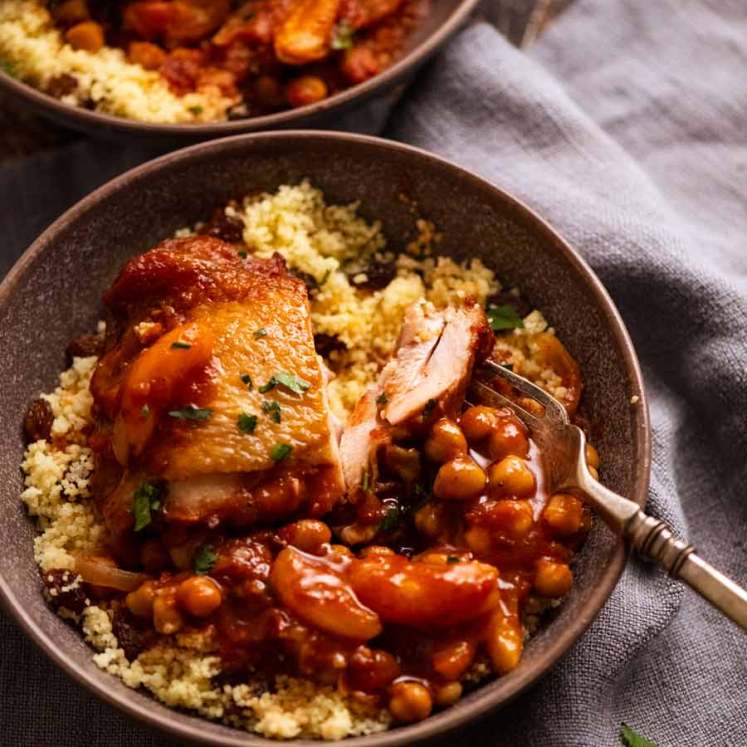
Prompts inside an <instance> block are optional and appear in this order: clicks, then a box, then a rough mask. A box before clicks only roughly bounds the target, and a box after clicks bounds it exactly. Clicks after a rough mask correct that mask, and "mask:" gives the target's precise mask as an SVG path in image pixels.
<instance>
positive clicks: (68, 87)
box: [47, 73, 78, 99]
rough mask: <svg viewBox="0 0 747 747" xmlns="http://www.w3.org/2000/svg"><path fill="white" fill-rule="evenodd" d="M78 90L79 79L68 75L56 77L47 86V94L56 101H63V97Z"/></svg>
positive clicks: (63, 74)
mask: <svg viewBox="0 0 747 747" xmlns="http://www.w3.org/2000/svg"><path fill="white" fill-rule="evenodd" d="M77 88H78V79H77V78H76V77H75V76H73V75H70V74H68V73H62V75H55V76H54V78H50V80H49V83H48V84H47V93H48V94H49V95H50V96H54V98H56V99H61V98H62V97H63V96H67V95H69V94H71V93H73V91H75V90H76V89H77Z"/></svg>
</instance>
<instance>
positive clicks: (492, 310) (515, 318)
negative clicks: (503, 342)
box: [486, 304, 524, 332]
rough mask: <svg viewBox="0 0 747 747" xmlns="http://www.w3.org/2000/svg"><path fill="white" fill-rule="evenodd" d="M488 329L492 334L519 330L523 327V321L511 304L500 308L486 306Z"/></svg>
mask: <svg viewBox="0 0 747 747" xmlns="http://www.w3.org/2000/svg"><path fill="white" fill-rule="evenodd" d="M486 314H487V315H488V321H489V322H490V328H491V329H492V330H493V332H502V331H504V330H507V329H521V328H522V327H523V326H524V321H523V319H522V318H521V317H520V316H519V314H518V313H517V311H516V309H515V308H514V307H513V306H511V304H503V305H502V306H488V308H487V309H486Z"/></svg>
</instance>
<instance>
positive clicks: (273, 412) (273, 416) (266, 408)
mask: <svg viewBox="0 0 747 747" xmlns="http://www.w3.org/2000/svg"><path fill="white" fill-rule="evenodd" d="M262 412H266V413H267V414H268V415H269V416H270V420H274V421H275V422H276V423H279V422H280V412H281V410H280V403H279V402H275V401H274V400H265V401H264V402H263V403H262Z"/></svg>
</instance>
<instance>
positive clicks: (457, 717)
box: [0, 132, 649, 747]
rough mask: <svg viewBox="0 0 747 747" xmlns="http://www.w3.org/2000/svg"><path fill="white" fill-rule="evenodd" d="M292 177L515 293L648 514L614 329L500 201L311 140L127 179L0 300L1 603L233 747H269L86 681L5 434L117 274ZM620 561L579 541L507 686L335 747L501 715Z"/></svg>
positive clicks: (567, 258)
mask: <svg viewBox="0 0 747 747" xmlns="http://www.w3.org/2000/svg"><path fill="white" fill-rule="evenodd" d="M509 167H510V166H509ZM307 177H308V178H309V179H311V180H312V182H313V183H314V184H315V185H317V186H318V187H320V188H321V189H322V190H324V192H325V194H326V196H327V198H328V199H329V200H331V201H333V202H343V203H346V202H350V201H352V200H361V212H362V213H363V214H364V215H366V216H367V217H369V218H377V219H380V220H381V221H382V224H383V228H384V231H385V233H386V235H387V236H388V238H389V241H390V245H391V246H392V247H394V248H401V247H403V245H404V243H405V241H406V240H407V237H409V236H411V235H412V229H413V215H412V213H411V210H410V203H408V202H405V201H403V200H402V199H401V195H406V196H407V197H408V198H410V199H412V200H414V201H415V202H416V204H417V206H418V210H419V213H420V214H421V215H424V216H427V217H429V218H430V219H431V220H433V221H434V222H435V223H436V225H437V226H438V228H439V229H440V230H441V231H442V232H443V236H444V238H443V241H442V243H441V247H442V250H443V252H445V253H449V254H451V255H452V256H454V257H455V258H457V259H464V258H467V257H473V256H477V257H480V258H481V259H483V260H484V261H485V262H486V263H487V264H488V265H490V266H492V267H493V268H495V269H496V270H497V271H498V272H500V273H501V274H503V275H507V276H508V277H509V278H511V279H512V281H513V282H515V283H517V284H518V285H519V286H520V287H521V288H522V290H523V291H524V293H525V294H526V296H527V298H528V299H529V301H530V302H531V303H532V304H533V305H535V306H536V307H537V308H540V309H542V310H543V312H544V313H545V314H546V316H547V317H548V319H549V320H550V321H551V323H552V324H553V326H554V327H556V329H557V331H558V334H559V335H560V337H561V339H562V340H563V341H564V342H565V343H566V345H567V346H568V348H569V349H570V351H571V353H572V354H573V355H574V356H575V357H576V358H577V359H578V361H579V362H580V364H581V367H582V370H583V373H584V376H585V381H586V390H585V395H584V396H585V407H586V411H587V413H588V416H589V418H590V421H591V425H592V432H593V440H594V442H595V444H596V445H597V446H598V448H599V451H600V452H601V455H602V459H603V462H604V480H605V482H606V483H607V484H608V485H609V486H610V487H611V488H613V489H615V490H617V491H618V492H619V493H622V494H623V495H628V496H631V497H632V498H633V499H634V500H636V501H638V502H639V503H640V504H641V505H643V504H644V502H645V498H646V491H647V485H648V477H649V425H648V417H647V410H646V402H645V397H644V393H643V389H642V382H641V375H640V371H639V369H638V363H637V360H636V355H635V352H634V350H633V348H632V346H631V343H630V339H629V338H628V334H627V332H626V331H625V328H624V326H623V323H622V321H621V320H620V317H619V315H618V313H617V311H616V310H615V307H614V306H613V304H612V302H611V301H610V298H609V296H608V295H607V293H606V292H605V290H604V288H603V287H602V285H601V284H600V282H599V280H598V279H597V278H596V277H595V275H594V274H593V273H592V271H591V270H590V269H589V267H588V266H587V265H586V263H585V262H584V261H583V260H582V259H581V258H580V257H579V256H578V255H577V254H576V253H575V252H574V251H573V249H571V247H570V246H568V244H567V243H566V242H565V241H564V240H563V239H562V238H561V237H560V236H559V235H558V234H557V233H556V232H555V231H554V230H553V229H552V228H551V227H550V226H549V225H547V223H545V222H544V221H543V220H542V219H541V218H539V217H538V216H537V215H535V214H534V213H532V212H531V211H530V210H529V209H528V208H527V207H526V206H524V205H523V204H521V203H520V202H518V201H517V200H516V199H515V198H513V197H511V196H510V195H508V194H506V193H505V192H503V191H502V190H501V189H499V188H497V187H494V186H492V185H490V184H488V183H487V182H485V181H483V180H481V179H479V178H478V177H476V176H473V175H472V174H470V173H468V172H466V171H463V170H462V169H460V168H458V167H457V166H455V165H453V164H450V163H448V162H446V161H443V160H441V159H439V158H437V157H435V156H432V155H429V154H428V153H425V152H423V151H420V150H416V149H414V148H410V147H407V146H404V145H400V144H397V143H392V142H388V141H384V140H378V139H375V138H368V137H364V136H355V135H342V134H335V133H315V132H288V133H265V134H260V135H246V136H241V137H235V138H229V139H225V140H221V141H218V142H212V143H205V144H202V145H197V146H194V147H191V148H188V149H185V150H182V151H179V152H177V153H173V154H170V155H167V156H164V157H163V158H160V159H158V160H156V161H153V162H151V163H148V164H145V165H144V166H140V167H139V168H136V169H134V170H132V171H130V172H128V173H126V174H125V175H123V176H121V177H119V178H117V179H115V180H114V181H112V182H109V183H108V184H106V185H105V186H103V187H101V188H100V189H98V190H97V191H96V192H94V193H93V194H92V195H90V196H89V197H87V198H86V199H84V200H83V201H82V202H80V203H79V204H78V205H77V206H76V207H74V208H72V209H71V210H69V211H68V212H67V213H66V214H65V215H64V216H63V217H62V218H60V219H59V220H58V221H57V222H56V223H54V225H52V226H51V227H50V228H49V229H48V230H47V231H45V233H44V234H42V236H41V237H39V239H38V240H37V241H36V242H35V243H34V244H33V245H32V246H31V248H30V249H29V250H28V251H27V252H26V253H25V254H24V256H23V257H22V258H21V259H20V261H19V262H18V264H17V265H16V266H15V267H14V268H13V270H12V271H11V272H10V274H9V275H8V277H7V278H6V279H5V281H4V282H3V283H2V285H0V319H2V324H1V326H0V349H1V350H3V351H4V353H3V355H2V356H1V357H0V381H2V382H3V386H2V388H0V449H1V450H2V454H3V459H2V461H1V462H0V510H1V511H2V515H3V521H2V522H1V523H0V546H2V547H3V548H4V549H3V552H2V553H0V590H1V591H2V596H3V597H4V601H5V602H6V605H7V607H8V609H9V610H10V612H11V613H12V614H13V615H14V616H15V618H16V619H17V621H18V622H19V623H20V625H21V626H22V627H23V628H24V629H25V630H26V632H27V633H28V635H29V636H31V638H33V639H34V641H36V643H37V644H38V645H39V646H40V647H41V648H42V649H44V650H45V651H46V652H47V654H48V655H49V656H50V657H51V658H52V659H53V660H54V661H56V662H57V664H59V666H60V667H61V668H62V669H64V670H65V671H66V672H68V673H69V674H70V675H71V676H72V677H73V678H75V679H76V680H77V681H78V682H80V683H82V684H84V685H86V686H87V687H88V688H90V689H91V690H92V691H93V692H95V693H96V694H97V695H99V696H100V697H102V698H103V699H105V700H107V701H109V702H110V703H113V704H114V705H116V706H118V707H119V708H121V709H122V710H123V711H125V712H126V713H128V714H130V715H132V716H134V717H136V718H139V719H142V720H143V721H146V722H148V723H150V724H152V725H155V726H159V727H161V728H163V729H165V730H167V731H169V732H172V733H173V734H176V735H178V736H179V737H181V738H192V739H196V740H198V741H202V742H206V743H213V744H222V745H236V746H237V747H238V746H239V745H240V746H241V747H250V746H252V745H254V746H255V747H259V745H264V746H265V747H267V745H268V744H269V743H268V741H267V740H265V739H262V738H260V737H253V736H249V735H247V734H245V733H242V732H238V731H234V730H232V729H230V728H228V727H225V726H222V725H219V724H214V723H209V722H208V721H204V720H201V719H199V718H196V717H192V716H189V715H186V714H184V713H179V712H176V711H173V710H169V709H167V708H165V707H164V706H162V705H160V704H158V703H156V702H155V701H154V700H152V699H151V698H150V697H149V696H147V695H145V694H143V693H141V692H134V691H132V690H130V689H128V688H127V687H125V686H124V685H123V684H122V683H121V682H120V681H119V680H117V679H115V678H114V677H112V676H110V675H108V674H105V673H104V672H102V671H101V670H99V669H98V668H97V667H96V666H95V665H94V663H93V661H92V660H91V651H90V649H88V648H87V647H86V645H85V644H84V643H83V641H82V640H81V638H80V637H79V636H78V634H77V633H76V632H75V631H74V630H73V629H71V628H70V627H68V626H67V625H66V624H65V623H64V622H63V621H62V620H61V619H59V618H58V617H57V616H55V614H54V613H53V612H51V611H50V610H49V609H48V608H47V606H46V605H45V603H44V601H43V599H42V596H41V590H40V581H39V576H38V574H37V570H36V567H35V565H34V559H33V548H32V539H33V536H34V527H33V526H32V523H31V522H30V521H29V520H28V518H27V516H26V514H25V512H24V510H23V508H22V506H21V503H20V501H19V500H18V495H19V492H20V490H21V474H20V470H19V464H20V462H21V457H22V454H23V444H22V441H21V420H22V417H23V414H24V411H25V408H26V406H27V404H28V402H29V401H30V400H31V399H33V398H34V397H36V396H37V394H38V393H39V392H40V391H48V390H49V389H50V387H53V386H54V385H55V382H56V379H57V376H58V373H59V372H60V371H61V370H62V369H63V368H64V349H65V346H66V344H67V342H68V340H69V339H70V338H72V337H74V336H76V335H78V334H80V333H82V332H85V331H87V330H91V329H93V328H94V326H95V324H96V321H97V319H98V318H99V313H100V302H99V299H100V296H101V293H102V291H103V290H104V289H105V288H106V287H107V286H108V284H109V283H110V282H111V281H112V279H113V278H114V276H115V274H116V273H117V271H118V269H119V267H120V266H121V264H122V263H123V262H124V261H125V260H126V259H127V258H128V257H130V256H132V255H133V254H136V253H139V252H142V251H144V250H146V249H148V248H149V247H151V246H152V245H153V244H155V243H156V242H157V241H159V240H160V239H163V238H164V237H168V236H170V235H171V234H172V233H173V232H174V231H175V230H176V229H177V228H180V227H182V226H185V225H189V224H192V223H194V222H195V221H196V220H199V219H202V218H204V217H206V216H208V215H209V214H210V212H211V209H212V208H213V207H214V206H216V205H220V204H223V203H224V202H225V201H227V200H228V199H229V198H230V197H233V196H237V195H241V194H243V193H246V192H249V191H252V190H257V189H262V190H273V189H275V188H276V187H278V186H279V185H280V184H284V183H289V182H298V181H299V180H301V179H303V178H307ZM633 395H637V396H638V397H640V401H639V402H638V404H637V405H635V406H633V405H631V404H630V399H631V397H632V396H633ZM625 560H626V553H625V549H624V547H623V544H622V543H621V542H619V541H618V540H617V539H615V538H614V537H613V536H612V535H611V534H610V532H608V531H607V530H606V528H605V527H603V526H600V525H597V526H595V528H594V530H593V531H592V533H591V534H590V536H589V539H588V541H587V543H586V545H585V547H584V548H583V551H582V552H581V554H580V556H579V558H578V561H577V564H576V566H575V574H576V583H575V584H574V587H573V590H572V592H571V593H570V595H569V597H568V599H567V600H566V602H565V603H564V605H563V606H562V607H561V608H560V609H559V611H558V613H557V615H556V616H555V617H554V619H552V620H548V621H547V624H546V625H544V626H543V628H542V629H541V630H540V631H539V632H538V634H537V635H536V636H535V637H533V638H532V639H531V640H530V641H529V643H528V645H527V647H526V652H525V654H524V658H523V659H522V661H521V664H520V665H519V667H518V668H517V669H516V670H514V671H513V672H511V673H510V674H508V675H507V676H505V677H502V678H500V679H497V680H494V681H492V682H489V683H487V684H486V685H484V686H483V687H482V688H480V689H479V690H477V691H476V692H474V693H472V694H470V695H468V696H467V697H465V698H464V699H463V700H462V701H460V702H459V703H458V704H457V705H455V706H453V707H452V708H449V709H447V710H445V711H443V712H441V713H438V714H436V715H434V716H432V717H431V718H429V719H427V720H426V721H424V722H422V723H419V724H416V725H414V726H408V727H402V728H398V729H394V730H392V731H390V732H387V733H385V734H383V735H377V736H369V737H363V738H356V739H351V740H349V744H350V745H351V747H352V745H355V746H356V747H364V746H366V747H374V746H376V747H384V746H385V745H386V746H388V747H391V746H393V745H405V744H413V743H415V742H418V741H420V740H422V739H426V738H428V737H433V736H435V735H442V734H443V733H444V732H447V731H449V730H451V729H454V728H456V727H458V726H460V725H463V724H464V723H465V722H467V721H471V720H473V719H476V718H478V717H480V716H483V715H485V714H487V713H488V712H489V711H491V710H492V709H495V708H498V707H499V706H501V705H505V704H506V703H507V702H508V701H509V700H510V699H511V698H513V697H515V696H516V695H517V694H518V693H519V692H521V691H522V690H524V689H525V688H527V687H528V686H529V685H531V684H532V683H533V682H535V681H536V680H537V679H538V678H539V677H541V676H542V675H543V674H544V673H546V672H547V671H548V670H549V669H550V668H551V667H552V666H553V665H554V664H555V662H557V661H558V659H559V658H560V657H561V656H562V655H563V654H564V652H565V651H567V650H568V648H569V647H570V646H571V645H572V644H573V642H574V641H575V640H576V639H577V638H578V637H579V636H580V635H581V634H582V633H583V632H584V630H585V629H586V627H587V626H588V625H589V623H590V622H591V621H592V620H593V618H594V616H595V615H596V614H597V612H598V611H599V609H600V608H601V606H602V605H603V604H604V602H605V601H606V599H607V598H608V596H609V595H610V593H611V592H612V589H613V588H614V586H615V584H616V582H617V580H618V577H619V576H620V573H621V571H622V569H623V566H624V564H625ZM599 666H600V667H601V666H604V662H602V661H600V662H599ZM303 744H306V745H310V744H318V743H313V742H303Z"/></svg>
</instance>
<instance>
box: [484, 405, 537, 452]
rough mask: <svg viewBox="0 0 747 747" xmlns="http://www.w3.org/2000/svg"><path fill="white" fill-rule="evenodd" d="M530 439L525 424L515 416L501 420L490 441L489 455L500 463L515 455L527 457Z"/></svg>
mask: <svg viewBox="0 0 747 747" xmlns="http://www.w3.org/2000/svg"><path fill="white" fill-rule="evenodd" d="M528 453H529V439H528V438H527V434H526V428H525V426H524V424H523V423H522V422H521V421H520V420H519V419H518V418H517V417H516V416H514V415H509V416H507V417H504V418H501V419H500V420H499V421H498V424H497V425H496V427H495V429H494V430H493V432H492V433H491V434H490V438H489V439H488V454H489V456H490V458H491V459H493V460H494V461H498V460H499V459H503V458H504V457H507V456H510V455H513V456H519V457H526V455H527V454H528Z"/></svg>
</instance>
